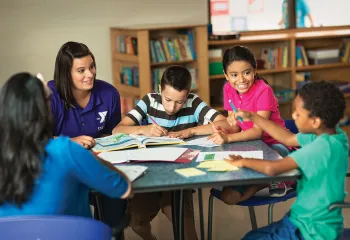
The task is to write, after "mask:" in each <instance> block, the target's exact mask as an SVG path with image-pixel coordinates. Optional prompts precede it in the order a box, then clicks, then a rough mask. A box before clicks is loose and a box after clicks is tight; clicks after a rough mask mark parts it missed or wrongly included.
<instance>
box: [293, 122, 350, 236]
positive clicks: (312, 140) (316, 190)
mask: <svg viewBox="0 0 350 240" xmlns="http://www.w3.org/2000/svg"><path fill="white" fill-rule="evenodd" d="M297 139H298V142H299V143H300V145H301V149H300V150H298V151H295V152H293V153H291V154H290V155H289V156H290V157H291V158H293V159H294V160H295V161H296V163H297V164H298V166H299V168H300V170H301V172H302V178H301V180H300V181H298V187H297V196H298V197H297V199H296V201H295V203H294V204H293V206H292V209H291V213H290V220H291V221H292V222H293V223H294V224H295V225H296V226H297V227H298V228H299V230H300V231H301V233H302V235H303V237H304V238H306V239H318V238H320V237H322V239H336V238H337V236H338V234H339V233H340V232H341V229H342V226H343V216H342V214H341V210H339V209H338V210H333V211H329V210H328V206H329V205H330V204H332V203H335V202H341V201H344V198H345V196H346V192H345V176H346V173H347V170H348V139H347V136H346V134H345V133H344V132H343V131H342V130H341V129H340V128H337V133H336V134H333V135H329V134H322V135H320V136H318V137H316V135H314V134H298V135H297Z"/></svg>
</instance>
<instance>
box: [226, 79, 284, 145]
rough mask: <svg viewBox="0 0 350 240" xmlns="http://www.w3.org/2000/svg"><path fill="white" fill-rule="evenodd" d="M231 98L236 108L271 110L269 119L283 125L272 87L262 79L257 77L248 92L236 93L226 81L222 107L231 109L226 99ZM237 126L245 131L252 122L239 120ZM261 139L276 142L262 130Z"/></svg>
mask: <svg viewBox="0 0 350 240" xmlns="http://www.w3.org/2000/svg"><path fill="white" fill-rule="evenodd" d="M229 99H231V101H232V103H233V105H234V106H235V107H236V108H237V109H242V110H246V111H250V112H258V111H269V112H271V115H270V120H271V121H274V122H275V123H277V124H278V125H281V126H282V127H285V124H284V120H283V119H282V118H281V116H280V111H279V109H278V100H277V98H276V97H275V95H274V93H273V90H272V88H271V87H270V86H269V85H268V84H266V83H265V82H264V81H263V80H261V79H257V80H255V81H254V83H253V85H252V86H251V87H250V89H249V90H248V92H246V93H243V94H238V93H237V91H236V89H234V88H233V87H231V85H230V83H228V82H227V83H226V84H225V86H224V108H225V110H227V111H231V112H232V111H233V110H232V108H231V106H230V104H229V102H228V100H229ZM238 125H239V127H240V128H241V129H242V130H243V131H245V130H247V129H250V128H252V127H253V125H254V124H253V122H250V121H249V122H246V121H245V122H243V123H241V122H239V121H238ZM262 140H263V141H264V142H265V143H266V144H268V145H272V144H276V143H279V142H277V141H276V140H275V139H274V138H272V137H271V136H270V135H268V134H267V133H266V132H264V135H263V137H262Z"/></svg>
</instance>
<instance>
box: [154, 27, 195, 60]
mask: <svg viewBox="0 0 350 240" xmlns="http://www.w3.org/2000/svg"><path fill="white" fill-rule="evenodd" d="M150 50H151V61H152V63H161V62H171V61H181V60H195V59H196V51H195V49H194V43H193V33H192V30H189V31H187V34H185V33H179V34H178V35H177V36H176V37H161V38H159V39H152V40H151V41H150Z"/></svg>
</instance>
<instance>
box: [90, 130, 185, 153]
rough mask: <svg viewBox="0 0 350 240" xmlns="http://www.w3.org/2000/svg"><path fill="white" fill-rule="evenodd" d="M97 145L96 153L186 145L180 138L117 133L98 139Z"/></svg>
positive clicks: (94, 148) (94, 149) (95, 147)
mask: <svg viewBox="0 0 350 240" xmlns="http://www.w3.org/2000/svg"><path fill="white" fill-rule="evenodd" d="M95 140H96V145H95V146H94V147H93V148H92V150H93V151H94V152H105V151H114V150H121V149H126V148H133V147H138V148H144V147H146V145H167V144H180V143H184V141H183V140H181V139H178V138H169V137H145V136H140V135H132V134H130V135H128V134H124V133H116V134H113V135H111V136H107V137H102V138H96V139H95Z"/></svg>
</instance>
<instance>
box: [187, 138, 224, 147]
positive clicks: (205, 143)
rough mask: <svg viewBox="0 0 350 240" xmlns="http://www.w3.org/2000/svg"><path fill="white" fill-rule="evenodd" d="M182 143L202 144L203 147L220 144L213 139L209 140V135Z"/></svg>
mask: <svg viewBox="0 0 350 240" xmlns="http://www.w3.org/2000/svg"><path fill="white" fill-rule="evenodd" d="M182 145H190V146H191V145H192V146H201V147H217V146H220V145H219V144H215V143H213V142H212V141H211V140H208V139H207V137H202V138H197V139H194V140H190V141H187V142H185V143H184V144H182Z"/></svg>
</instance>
